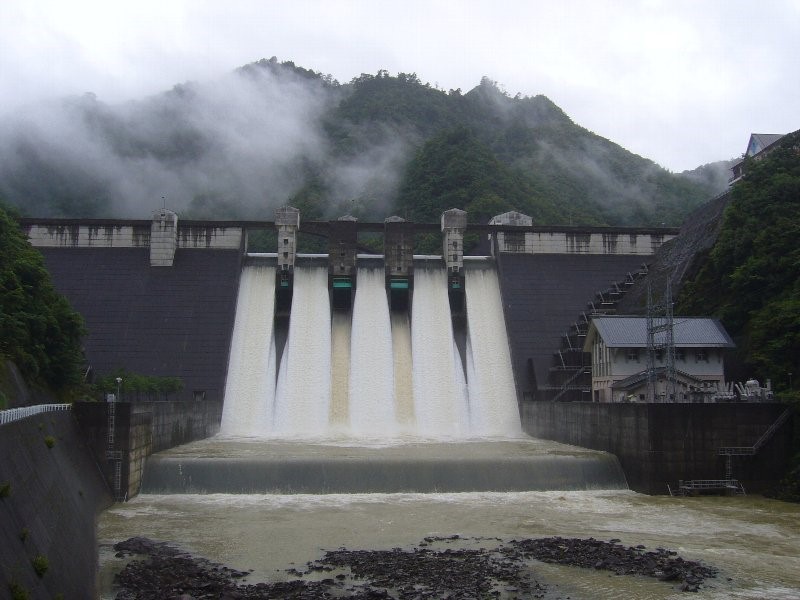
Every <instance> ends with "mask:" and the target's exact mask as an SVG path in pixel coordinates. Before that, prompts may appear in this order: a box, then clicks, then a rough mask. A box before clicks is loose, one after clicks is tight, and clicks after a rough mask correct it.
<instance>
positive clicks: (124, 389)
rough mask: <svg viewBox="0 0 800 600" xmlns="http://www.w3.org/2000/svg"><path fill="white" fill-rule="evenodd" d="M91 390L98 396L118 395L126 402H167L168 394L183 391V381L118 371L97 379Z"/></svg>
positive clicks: (174, 378)
mask: <svg viewBox="0 0 800 600" xmlns="http://www.w3.org/2000/svg"><path fill="white" fill-rule="evenodd" d="M118 378H119V379H120V382H119V383H117V379H118ZM93 388H94V392H95V394H96V395H98V396H102V395H105V394H117V393H119V394H120V396H121V398H119V399H122V400H126V401H131V400H167V399H168V398H169V396H170V394H174V393H176V392H180V391H181V390H182V389H183V381H182V380H181V379H180V378H179V377H152V376H148V375H141V374H140V373H130V372H128V371H125V370H124V369H118V370H116V371H114V372H113V373H111V374H110V375H104V376H101V377H98V378H97V379H96V380H95V382H94V385H93Z"/></svg>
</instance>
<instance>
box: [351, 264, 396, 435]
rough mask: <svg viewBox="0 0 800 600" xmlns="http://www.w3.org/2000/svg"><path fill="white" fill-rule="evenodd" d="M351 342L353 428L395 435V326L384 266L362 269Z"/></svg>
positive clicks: (360, 432)
mask: <svg viewBox="0 0 800 600" xmlns="http://www.w3.org/2000/svg"><path fill="white" fill-rule="evenodd" d="M357 281H358V288H357V291H356V298H355V302H354V304H353V332H352V338H351V342H350V429H351V432H352V433H353V435H355V436H356V437H364V438H366V437H377V438H385V437H387V436H388V437H393V436H394V435H395V434H396V431H397V427H396V424H397V419H396V418H395V409H394V370H393V364H394V360H393V356H392V329H391V325H390V320H389V305H388V302H387V300H386V283H385V280H384V271H383V269H359V270H358V279H357Z"/></svg>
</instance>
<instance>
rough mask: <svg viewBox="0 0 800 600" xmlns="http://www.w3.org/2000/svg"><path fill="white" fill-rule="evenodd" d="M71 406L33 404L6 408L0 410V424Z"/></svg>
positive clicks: (67, 408)
mask: <svg viewBox="0 0 800 600" xmlns="http://www.w3.org/2000/svg"><path fill="white" fill-rule="evenodd" d="M71 408H72V405H71V404H35V405H34V406H23V407H21V408H10V409H8V410H0V425H5V424H6V423H11V422H13V421H19V420H20V419H26V418H27V417H32V416H33V415H38V414H40V413H43V412H52V411H54V410H69V409H71Z"/></svg>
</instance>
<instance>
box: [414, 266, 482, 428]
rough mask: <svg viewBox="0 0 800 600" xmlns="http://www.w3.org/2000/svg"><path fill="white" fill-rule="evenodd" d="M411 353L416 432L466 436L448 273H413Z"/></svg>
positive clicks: (466, 416)
mask: <svg viewBox="0 0 800 600" xmlns="http://www.w3.org/2000/svg"><path fill="white" fill-rule="evenodd" d="M411 348H412V353H413V354H412V370H413V379H414V414H415V415H416V417H417V423H416V424H417V432H418V433H419V434H420V435H422V436H423V437H431V438H463V437H467V436H468V435H469V407H468V405H467V395H466V390H465V386H464V369H463V367H462V365H461V358H460V357H459V355H458V350H457V349H456V345H455V341H454V338H453V326H452V324H451V318H450V303H449V300H448V298H447V278H446V275H445V271H444V269H441V268H434V269H418V270H416V271H415V273H414V304H413V308H412V312H411Z"/></svg>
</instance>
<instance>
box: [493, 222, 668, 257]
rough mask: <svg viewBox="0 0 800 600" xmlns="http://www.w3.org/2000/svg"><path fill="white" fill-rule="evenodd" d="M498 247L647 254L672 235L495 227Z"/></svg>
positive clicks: (532, 251) (521, 250)
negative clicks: (523, 229) (501, 229)
mask: <svg viewBox="0 0 800 600" xmlns="http://www.w3.org/2000/svg"><path fill="white" fill-rule="evenodd" d="M495 235H496V236H497V250H498V251H499V252H504V253H524V254H627V255H637V256H650V255H652V254H653V253H655V252H656V251H657V250H658V249H659V248H660V247H661V245H662V244H663V243H664V242H666V241H668V240H671V239H672V238H674V237H675V234H674V233H672V232H668V231H663V232H653V231H615V230H608V231H598V230H587V231H580V230H575V231H565V230H558V229H554V230H542V229H541V228H537V230H535V231H520V232H513V231H508V230H503V231H498V232H497V233H496V234H495Z"/></svg>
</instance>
